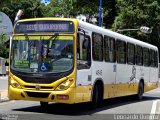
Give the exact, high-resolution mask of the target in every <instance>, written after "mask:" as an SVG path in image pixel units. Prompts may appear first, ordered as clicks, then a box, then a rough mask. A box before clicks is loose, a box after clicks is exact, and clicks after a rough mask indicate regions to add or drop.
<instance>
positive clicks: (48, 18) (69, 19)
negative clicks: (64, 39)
mask: <svg viewBox="0 0 160 120" xmlns="http://www.w3.org/2000/svg"><path fill="white" fill-rule="evenodd" d="M40 20H63V21H75V20H76V21H77V19H76V18H55V17H44V18H30V19H22V20H19V21H18V22H27V21H40Z"/></svg>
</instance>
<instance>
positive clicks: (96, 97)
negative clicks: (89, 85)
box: [91, 84, 103, 109]
mask: <svg viewBox="0 0 160 120" xmlns="http://www.w3.org/2000/svg"><path fill="white" fill-rule="evenodd" d="M101 88H102V87H101V85H99V84H96V85H95V86H94V89H93V94H92V101H91V108H92V109H95V108H96V107H97V106H98V104H99V103H101V102H102V100H103V91H101V90H102V89H101Z"/></svg>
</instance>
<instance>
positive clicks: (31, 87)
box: [24, 85, 53, 90]
mask: <svg viewBox="0 0 160 120" xmlns="http://www.w3.org/2000/svg"><path fill="white" fill-rule="evenodd" d="M24 87H25V88H30V89H36V86H29V85H25V86H24ZM40 89H47V90H50V89H51V90H52V89H53V87H49V86H41V88H40Z"/></svg>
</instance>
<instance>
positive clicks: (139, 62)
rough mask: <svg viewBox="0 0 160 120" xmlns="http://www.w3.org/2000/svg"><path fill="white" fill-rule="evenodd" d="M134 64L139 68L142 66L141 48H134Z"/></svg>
mask: <svg viewBox="0 0 160 120" xmlns="http://www.w3.org/2000/svg"><path fill="white" fill-rule="evenodd" d="M136 64H137V65H139V66H142V65H143V50H142V47H141V46H138V45H137V46H136Z"/></svg>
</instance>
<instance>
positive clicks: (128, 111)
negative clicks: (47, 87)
mask: <svg viewBox="0 0 160 120" xmlns="http://www.w3.org/2000/svg"><path fill="white" fill-rule="evenodd" d="M88 106H89V103H83V104H75V105H67V104H57V103H50V104H49V106H48V108H46V109H42V108H41V107H40V104H39V102H32V101H15V100H13V101H8V102H2V103H0V118H1V119H4V120H6V119H8V120H11V119H12V120H66V119H67V120H82V119H83V120H101V119H103V120H119V119H122V120H133V119H134V120H153V119H151V118H149V117H148V116H151V115H152V116H153V115H154V117H155V120H160V88H158V89H156V90H153V91H150V92H148V93H145V94H144V98H143V100H142V101H137V100H135V99H134V98H133V97H132V96H128V97H121V98H114V99H108V100H105V101H104V102H103V103H102V105H100V106H99V107H98V108H97V109H95V110H91V109H89V107H88ZM157 114H159V116H156V115H157ZM126 115H127V117H130V118H126Z"/></svg>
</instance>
